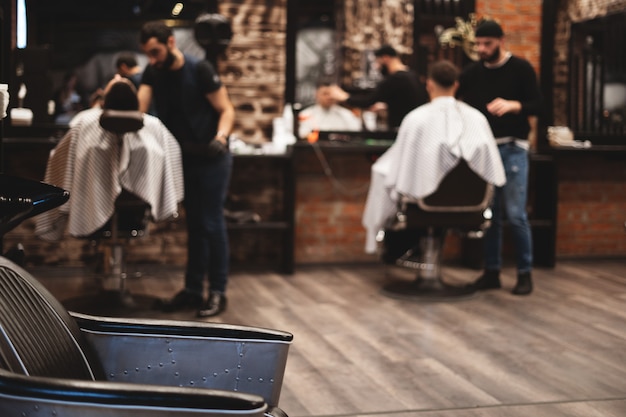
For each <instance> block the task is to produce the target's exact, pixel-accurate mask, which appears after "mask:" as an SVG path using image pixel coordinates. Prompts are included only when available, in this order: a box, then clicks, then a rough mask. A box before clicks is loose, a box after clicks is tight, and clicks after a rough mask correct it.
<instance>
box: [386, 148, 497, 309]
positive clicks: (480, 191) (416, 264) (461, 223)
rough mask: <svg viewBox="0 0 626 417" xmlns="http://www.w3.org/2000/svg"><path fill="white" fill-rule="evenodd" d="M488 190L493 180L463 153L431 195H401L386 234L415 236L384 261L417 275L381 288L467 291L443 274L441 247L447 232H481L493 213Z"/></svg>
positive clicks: (434, 295) (432, 295)
mask: <svg viewBox="0 0 626 417" xmlns="http://www.w3.org/2000/svg"><path fill="white" fill-rule="evenodd" d="M492 196H493V185H491V184H489V183H487V182H486V181H485V180H483V179H482V178H481V177H480V176H479V175H478V174H476V173H475V172H474V171H472V169H471V168H470V167H469V165H468V164H467V162H466V161H465V160H462V159H461V160H460V161H459V163H458V165H457V166H456V167H455V168H453V169H452V170H451V171H450V172H449V173H448V174H447V175H446V176H445V177H444V179H443V180H442V182H441V183H440V184H439V187H438V188H437V190H436V191H435V192H434V193H432V194H431V195H429V196H427V197H424V198H420V199H416V200H410V199H407V198H402V199H401V200H400V202H399V207H398V213H397V215H396V217H395V218H394V219H393V221H392V222H390V225H389V227H388V229H387V230H386V231H385V235H387V236H389V235H392V234H393V233H395V232H398V231H401V232H402V233H403V234H404V235H405V236H406V235H409V236H414V242H413V243H412V244H411V246H410V247H409V249H408V250H407V251H406V252H404V253H402V254H401V255H400V256H394V259H393V261H390V260H389V259H387V260H386V261H387V263H395V265H397V266H401V267H406V268H410V269H413V270H416V271H417V277H416V279H415V280H414V281H410V282H407V281H406V280H397V281H394V282H391V283H389V284H387V285H386V286H385V287H384V288H383V294H385V295H388V296H391V297H394V298H403V299H413V300H423V299H428V300H432V299H439V300H445V299H451V298H459V297H467V296H471V295H472V294H473V290H472V289H471V287H462V286H453V285H450V284H448V283H446V282H445V281H444V280H443V279H442V276H441V253H442V249H443V244H444V242H445V237H446V234H447V233H448V232H456V233H459V234H461V235H465V236H469V237H482V235H483V232H484V230H485V229H486V228H487V227H489V223H490V219H491V211H490V209H489V205H490V204H491V199H492ZM385 244H386V243H385V240H383V246H384V245H385ZM387 253H389V251H387ZM387 256H388V255H387Z"/></svg>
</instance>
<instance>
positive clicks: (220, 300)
mask: <svg viewBox="0 0 626 417" xmlns="http://www.w3.org/2000/svg"><path fill="white" fill-rule="evenodd" d="M224 310H226V296H225V295H224V294H222V293H219V292H212V293H210V294H209V298H208V300H206V302H205V303H204V305H203V306H202V307H201V308H200V309H199V310H198V314H197V316H198V317H213V316H217V315H218V314H220V313H221V312H222V311H224Z"/></svg>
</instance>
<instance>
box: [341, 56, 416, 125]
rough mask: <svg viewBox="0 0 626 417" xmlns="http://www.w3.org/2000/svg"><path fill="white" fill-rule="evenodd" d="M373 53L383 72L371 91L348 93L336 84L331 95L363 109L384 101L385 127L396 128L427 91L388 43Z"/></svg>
mask: <svg viewBox="0 0 626 417" xmlns="http://www.w3.org/2000/svg"><path fill="white" fill-rule="evenodd" d="M374 56H376V63H377V64H378V66H379V67H380V71H381V73H382V74H383V75H384V76H385V78H384V79H383V80H382V81H381V82H380V83H379V84H378V85H377V86H376V88H375V89H374V91H372V92H371V93H369V94H367V95H364V96H351V95H350V94H348V93H347V92H345V91H344V90H342V89H341V88H339V87H336V88H335V89H334V91H333V96H334V97H335V99H336V100H337V101H339V102H343V103H345V104H346V105H348V106H351V107H360V108H363V109H364V108H369V107H371V106H373V105H374V104H376V103H385V105H386V107H387V125H388V127H389V130H397V129H398V127H399V126H400V123H401V122H402V119H404V116H406V115H407V113H409V112H410V111H411V110H413V109H414V108H416V107H418V106H421V105H422V104H424V103H427V102H428V93H427V92H426V88H425V87H424V84H423V83H422V82H421V81H420V80H419V78H418V76H417V74H415V73H414V72H413V71H411V70H409V69H408V68H407V66H406V65H404V64H403V63H402V61H401V60H400V56H399V55H398V52H397V51H396V50H395V49H394V48H393V47H392V46H389V45H385V46H382V47H381V48H379V49H377V50H376V51H375V52H374Z"/></svg>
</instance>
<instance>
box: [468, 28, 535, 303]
mask: <svg viewBox="0 0 626 417" xmlns="http://www.w3.org/2000/svg"><path fill="white" fill-rule="evenodd" d="M475 35H476V48H477V52H478V55H479V57H480V60H479V61H478V62H474V63H472V64H470V65H469V66H468V67H467V68H466V69H465V70H464V71H463V73H462V74H461V77H460V87H459V89H458V92H457V95H458V97H459V98H460V99H462V100H463V101H465V102H466V103H467V104H469V105H471V106H473V107H475V108H476V109H478V110H480V111H481V112H482V113H483V114H484V115H485V116H486V117H487V120H488V121H489V124H490V126H491V130H492V132H493V135H494V137H495V138H496V141H497V143H498V149H499V151H500V156H501V157H502V163H503V164H504V169H505V171H506V184H505V185H504V186H503V187H498V188H497V189H496V192H495V195H494V202H493V219H492V222H491V227H490V228H489V229H488V230H487V233H486V236H485V247H484V250H485V271H484V273H483V275H482V276H481V277H480V278H478V280H477V281H475V282H474V283H473V284H472V286H473V287H474V288H475V289H476V290H488V289H493V288H500V286H501V284H500V269H501V265H502V255H501V249H502V212H503V210H505V211H506V218H507V219H508V221H509V224H510V226H511V232H512V237H513V241H514V245H515V253H516V267H517V283H516V285H515V287H514V288H513V291H512V292H513V294H515V295H526V294H530V293H531V292H532V289H533V286H532V280H531V270H532V262H533V258H532V257H533V252H532V236H531V230H530V225H529V223H528V218H527V214H526V197H527V190H528V151H529V149H534V148H535V146H536V144H535V137H534V136H533V135H530V136H529V133H530V131H531V128H530V123H529V117H532V116H537V115H539V114H540V112H541V110H542V98H541V92H540V90H539V86H538V84H537V77H536V74H535V71H534V69H533V68H532V66H531V65H530V63H529V62H528V61H526V60H525V59H523V58H520V57H517V56H513V55H512V54H511V53H510V52H508V51H507V50H505V49H504V32H503V30H502V27H501V26H500V25H499V24H498V23H497V22H495V21H493V20H484V21H482V22H481V23H479V25H478V26H477V28H476V32H475Z"/></svg>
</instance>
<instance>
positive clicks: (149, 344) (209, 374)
mask: <svg viewBox="0 0 626 417" xmlns="http://www.w3.org/2000/svg"><path fill="white" fill-rule="evenodd" d="M37 196H47V197H46V198H43V199H40V198H39V197H37ZM67 197H68V195H67V192H65V191H64V190H62V189H60V188H57V187H52V186H49V185H47V184H42V183H38V182H35V181H32V182H29V181H28V180H19V179H18V180H16V182H15V183H12V182H11V180H10V179H9V178H8V177H6V176H3V175H0V219H2V220H1V221H0V230H2V231H3V232H6V231H8V230H10V229H11V228H12V227H15V225H17V219H18V218H19V219H21V220H24V219H26V218H28V217H30V216H33V215H35V214H39V213H40V212H41V211H43V210H42V209H41V208H40V207H46V208H52V207H54V206H58V205H60V204H62V203H63V202H64V201H66V200H67ZM39 204H44V205H45V206H40V207H36V206H38V205H39ZM0 329H1V331H0V415H2V416H5V415H6V416H12V415H20V416H27V415H28V416H30V415H42V416H43V415H46V416H56V415H59V416H66V417H68V416H69V417H84V416H90V417H115V416H128V415H131V414H132V415H133V416H138V417H158V416H163V417H173V416H187V415H189V416H203V417H226V416H229V417H230V416H233V415H236V416H248V417H262V416H273V417H285V416H286V414H285V413H284V412H283V411H282V410H281V409H280V408H279V407H278V399H279V396H280V391H281V387H282V382H283V375H284V371H285V367H286V361H287V354H288V349H289V346H290V344H291V341H292V339H293V336H292V335H291V334H290V333H287V332H282V331H278V330H269V329H261V328H255V327H248V326H238V325H227V324H218V323H202V322H185V321H171V320H168V321H165V320H137V319H122V318H119V319H117V318H111V317H97V316H90V315H84V314H79V313H74V312H68V311H67V310H65V308H64V307H63V306H62V305H61V304H60V303H59V302H58V301H57V300H56V299H55V298H54V297H53V296H52V294H50V293H49V292H48V291H47V290H46V289H45V288H44V287H43V286H42V285H41V284H40V283H39V282H38V281H37V280H36V279H35V278H34V277H33V276H32V275H31V274H29V273H28V272H27V271H25V270H24V269H22V268H21V267H20V266H18V265H16V264H15V263H13V262H12V261H10V260H8V259H6V258H3V257H0Z"/></svg>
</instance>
